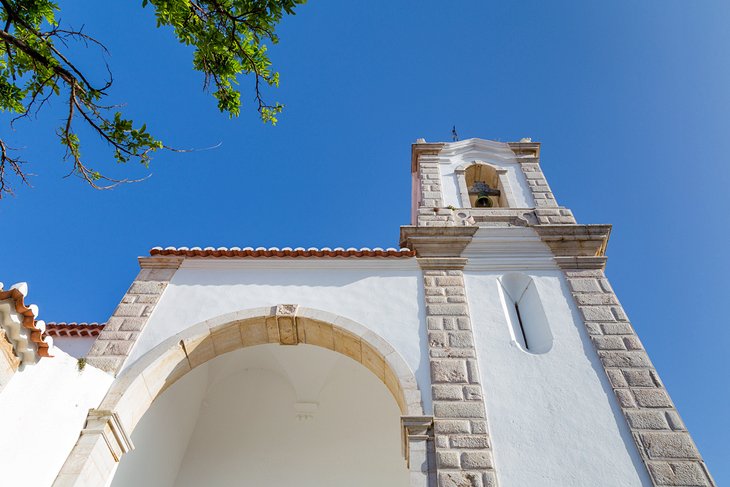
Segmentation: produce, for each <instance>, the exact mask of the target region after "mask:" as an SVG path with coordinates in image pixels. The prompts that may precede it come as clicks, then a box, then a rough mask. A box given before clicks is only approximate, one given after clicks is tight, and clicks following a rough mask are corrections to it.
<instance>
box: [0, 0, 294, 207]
mask: <svg viewBox="0 0 730 487" xmlns="http://www.w3.org/2000/svg"><path fill="white" fill-rule="evenodd" d="M305 1H306V0H142V6H143V7H146V6H149V7H151V8H153V9H154V11H155V15H156V18H157V26H158V27H161V26H171V27H172V29H173V31H174V34H175V36H176V37H177V39H178V40H179V41H180V42H181V43H183V44H186V45H189V46H192V47H193V51H194V53H193V67H194V69H196V70H198V71H200V72H202V73H203V75H204V80H205V81H204V88H205V89H208V88H211V89H212V90H213V96H214V97H215V98H216V100H217V104H218V109H219V110H221V111H222V112H225V113H228V114H229V115H230V116H231V117H237V116H238V115H239V113H240V110H241V93H240V91H239V90H238V88H237V86H238V82H237V80H238V78H239V76H246V75H252V76H253V77H254V79H255V88H254V91H255V94H254V100H255V104H256V109H257V111H258V113H259V116H260V117H261V119H262V120H263V121H264V122H266V123H271V124H275V123H276V122H277V116H278V114H279V113H280V112H281V110H282V105H281V104H279V103H274V104H273V105H272V104H268V103H267V102H266V101H264V97H263V93H262V88H263V86H278V84H279V74H278V73H276V72H274V71H273V70H272V69H271V68H272V67H271V61H270V60H269V58H268V56H267V53H266V44H265V42H267V41H269V42H271V43H276V42H278V37H277V35H276V34H275V32H274V28H275V26H276V25H277V23H278V22H279V21H280V20H281V19H282V18H283V16H284V15H287V14H288V15H293V14H294V8H295V7H296V6H297V5H299V4H302V3H304V2H305ZM59 13H60V7H59V6H58V5H57V4H56V3H54V2H52V1H51V0H0V26H3V28H2V30H0V111H1V112H9V113H11V114H13V115H15V118H13V119H12V121H11V123H10V125H11V126H13V124H14V123H15V122H16V121H17V120H18V119H22V118H25V117H28V116H29V115H31V114H33V115H36V114H37V113H38V111H39V110H41V109H42V108H43V107H44V105H46V103H47V102H48V100H49V99H51V98H53V97H59V98H61V99H62V100H64V103H65V106H66V109H65V114H66V115H65V117H64V120H63V123H62V124H61V125H60V126H59V127H58V129H57V133H56V135H57V136H58V138H59V140H60V142H61V144H62V145H63V146H64V148H65V150H66V158H67V159H69V160H71V161H72V162H73V169H72V171H71V174H75V175H77V176H79V177H81V178H83V179H84V180H85V181H86V182H88V183H89V184H90V185H91V186H93V187H94V188H97V189H106V188H110V187H113V186H115V185H116V184H119V183H122V182H130V180H127V179H123V180H118V179H112V178H109V177H107V176H104V175H103V174H102V173H101V172H99V171H98V170H97V169H94V168H92V167H89V166H88V165H87V164H86V163H85V162H84V159H83V158H82V154H81V145H80V140H79V135H78V130H77V124H78V123H81V124H85V125H87V126H88V127H90V128H91V129H92V132H93V133H95V134H97V135H98V136H99V137H100V138H101V140H103V141H104V142H106V143H107V144H108V145H109V146H110V148H111V150H112V152H113V157H114V159H115V160H116V161H117V162H118V163H126V162H128V161H130V160H136V161H139V162H141V163H142V164H144V165H145V166H147V165H148V164H149V162H150V159H151V155H152V153H153V152H155V151H157V150H160V149H169V150H175V149H172V148H171V147H168V146H167V145H165V144H164V143H163V142H162V141H161V140H159V139H157V138H156V137H155V136H153V135H152V134H150V133H149V132H148V131H147V127H146V125H145V124H137V123H135V122H134V121H133V120H130V119H129V118H126V117H125V116H124V114H123V113H122V111H121V110H120V107H119V106H118V105H108V104H105V103H104V101H105V100H106V99H107V97H108V96H109V94H110V89H111V87H112V82H113V77H112V73H111V71H110V70H109V66H108V65H106V62H105V61H103V59H102V62H104V66H105V68H106V71H107V73H108V77H107V79H106V80H104V81H102V82H96V81H93V80H91V79H89V74H88V70H83V69H81V68H80V67H79V66H78V65H77V64H75V63H74V61H73V59H72V55H73V53H74V49H79V48H82V47H84V48H89V47H95V48H98V49H100V50H101V51H102V55H103V54H105V53H106V48H105V47H104V45H103V44H102V43H101V42H100V41H99V40H97V39H95V38H93V37H91V36H90V35H88V34H86V33H84V32H83V31H82V30H75V29H72V28H65V27H63V26H62V25H61V23H60V22H59V21H58V20H57V19H58V18H59ZM24 163H25V161H22V160H21V159H20V158H19V157H17V156H15V155H14V150H13V149H12V148H10V147H8V146H7V144H6V143H5V141H4V140H2V138H0V198H2V197H3V196H4V195H5V194H8V193H12V188H11V186H10V179H11V177H12V176H15V177H17V178H19V179H20V180H21V181H22V182H24V183H26V184H27V183H28V175H27V173H26V172H25V171H24V167H23V164H24Z"/></svg>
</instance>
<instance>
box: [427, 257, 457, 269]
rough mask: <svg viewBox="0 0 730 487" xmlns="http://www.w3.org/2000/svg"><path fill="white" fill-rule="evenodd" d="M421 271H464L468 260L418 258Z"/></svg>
mask: <svg viewBox="0 0 730 487" xmlns="http://www.w3.org/2000/svg"><path fill="white" fill-rule="evenodd" d="M417 260H418V265H420V266H421V269H424V270H427V269H440V270H462V269H464V266H465V265H466V263H467V261H468V259H464V258H461V257H418V258H417Z"/></svg>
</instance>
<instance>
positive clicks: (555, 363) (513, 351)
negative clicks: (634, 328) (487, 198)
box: [465, 269, 651, 487]
mask: <svg viewBox="0 0 730 487" xmlns="http://www.w3.org/2000/svg"><path fill="white" fill-rule="evenodd" d="M504 272H505V271H502V272H499V271H496V270H495V271H468V272H466V273H465V280H466V286H467V294H468V300H469V307H470V312H471V315H472V323H473V326H474V334H475V341H476V346H477V354H478V359H479V366H480V373H481V377H482V380H483V387H484V390H485V399H486V407H487V414H488V418H489V426H490V430H491V435H492V443H493V446H494V454H495V463H496V471H497V474H498V476H499V480H500V485H501V486H502V487H522V486H527V485H541V486H554V487H584V486H589V485H590V486H591V487H601V486H604V487H615V486H617V485H620V486H625V487H631V486H649V485H651V483H650V481H649V479H648V476H647V474H646V470H645V469H644V467H643V465H642V464H641V460H640V458H639V455H638V452H637V450H636V448H635V446H634V444H633V440H632V439H631V436H630V434H629V431H628V427H627V426H626V423H625V420H624V418H623V416H622V414H621V411H620V409H619V408H618V405H617V403H616V400H615V397H614V395H613V392H612V391H611V388H610V386H609V384H608V381H607V379H606V377H605V372H604V371H603V368H602V366H601V364H600V362H599V360H598V357H597V355H596V353H595V351H594V350H593V347H592V345H591V343H590V342H589V340H588V337H587V335H586V333H585V330H584V328H583V324H582V322H581V321H580V318H579V315H578V312H577V309H576V307H575V305H574V303H573V300H572V298H570V293H569V291H568V289H567V284H566V283H565V281H564V278H563V277H562V273H561V272H560V271H559V270H557V269H556V270H552V271H551V270H540V271H532V272H526V273H527V274H528V275H530V276H531V277H532V279H533V280H534V283H535V286H536V289H537V292H538V294H539V296H540V298H541V300H542V304H543V308H544V310H545V314H546V316H547V319H548V322H549V325H550V328H551V330H550V331H551V333H552V335H553V338H554V340H553V345H552V348H551V349H550V350H549V351H548V352H547V353H544V354H540V355H537V354H530V353H528V352H526V351H523V350H522V349H521V348H520V347H519V346H518V345H517V343H516V342H515V341H514V340H513V337H512V336H511V333H510V324H509V323H508V321H507V318H506V313H505V309H504V307H503V304H502V300H501V299H500V288H499V283H498V278H499V277H500V276H501V275H502V274H504Z"/></svg>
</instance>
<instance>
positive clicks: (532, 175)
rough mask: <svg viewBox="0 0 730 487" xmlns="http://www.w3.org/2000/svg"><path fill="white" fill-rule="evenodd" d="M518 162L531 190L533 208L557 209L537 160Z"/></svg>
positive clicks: (521, 160)
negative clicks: (533, 200)
mask: <svg viewBox="0 0 730 487" xmlns="http://www.w3.org/2000/svg"><path fill="white" fill-rule="evenodd" d="M519 161H520V167H521V168H522V172H523V173H524V174H525V178H526V179H527V184H528V185H529V186H530V189H531V190H532V196H533V198H534V199H535V208H558V203H557V202H556V201H555V196H553V192H552V190H551V189H550V186H548V183H547V179H545V175H544V174H543V173H542V169H541V168H540V162H539V160H538V159H534V162H526V161H525V159H520V160H519ZM571 223H573V222H571Z"/></svg>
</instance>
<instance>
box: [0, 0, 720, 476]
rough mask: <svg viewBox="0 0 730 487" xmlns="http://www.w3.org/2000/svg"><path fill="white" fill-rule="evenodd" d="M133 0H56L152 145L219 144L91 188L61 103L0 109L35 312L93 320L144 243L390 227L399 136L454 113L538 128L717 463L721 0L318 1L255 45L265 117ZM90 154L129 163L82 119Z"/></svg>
mask: <svg viewBox="0 0 730 487" xmlns="http://www.w3.org/2000/svg"><path fill="white" fill-rule="evenodd" d="M140 3H141V2H103V5H104V7H103V8H100V7H99V3H98V2H91V1H88V0H84V1H81V0H79V1H75V2H61V4H62V6H63V11H64V13H63V15H62V18H63V20H64V21H67V22H69V23H71V24H72V25H75V26H79V25H81V24H84V25H85V31H86V32H88V33H90V34H94V35H96V36H98V37H100V38H101V39H103V40H104V41H105V43H106V44H107V46H108V47H109V49H110V51H111V57H110V63H111V67H112V69H113V71H114V75H115V87H114V89H113V100H112V101H114V102H117V103H126V106H127V107H126V110H127V113H128V114H131V115H133V116H134V117H135V118H137V119H139V120H144V121H146V122H147V125H148V127H149V129H150V130H151V131H152V132H153V133H155V134H157V135H159V136H160V137H162V138H163V139H164V140H165V141H166V142H167V143H168V144H170V145H174V146H177V147H196V148H200V147H208V146H212V145H214V144H217V143H219V142H220V143H221V146H220V147H219V148H218V149H215V150H210V151H201V152H194V153H190V154H171V153H163V154H159V155H158V156H156V158H155V160H154V161H153V164H152V166H151V172H152V174H153V175H152V177H151V178H150V179H148V180H146V181H145V182H143V183H140V184H135V185H127V186H124V187H120V188H117V189H115V190H113V191H106V192H95V191H93V190H91V189H90V188H88V187H85V186H84V185H83V183H82V182H81V181H79V180H77V179H75V178H68V179H63V176H64V175H65V174H66V173H67V172H68V171H69V169H70V167H69V165H68V163H65V162H63V161H62V160H61V158H62V151H61V147H60V145H59V143H58V142H57V140H56V139H55V138H54V137H53V135H52V134H53V127H55V126H56V125H57V124H58V121H59V117H60V111H59V110H60V109H61V108H62V107H61V104H60V102H58V103H56V104H54V106H52V107H50V109H49V111H48V112H47V113H45V115H43V114H42V115H41V117H39V119H38V120H36V121H33V122H32V123H27V122H26V123H22V124H20V125H19V126H18V127H17V131H16V132H15V133H12V134H9V135H6V134H7V129H6V128H5V129H3V135H4V136H6V137H8V139H9V140H10V141H12V145H15V146H19V147H26V149H25V150H24V152H23V156H24V157H25V158H26V159H28V160H30V161H32V165H31V166H29V170H30V172H33V173H35V174H36V176H35V177H34V178H33V180H32V181H33V188H24V187H19V188H18V191H17V195H16V196H15V197H13V198H9V199H4V200H2V201H1V202H0V219H1V220H2V221H3V222H4V224H5V225H4V228H6V234H5V235H4V238H3V239H2V243H0V250H2V253H1V254H0V255H3V256H4V257H3V258H2V271H3V272H2V276H0V278H1V279H2V280H3V282H5V283H6V285H9V284H11V283H13V282H16V281H27V282H29V284H30V294H29V298H30V301H31V302H34V303H37V304H38V305H39V306H40V310H41V316H40V317H41V318H42V319H45V320H47V321H104V320H105V319H106V318H107V317H108V316H109V315H110V313H111V312H112V311H113V309H114V307H115V305H116V304H117V303H118V301H119V299H120V298H121V296H122V295H123V293H124V291H125V290H126V288H127V286H128V285H129V283H130V282H131V281H132V279H133V278H134V276H135V274H136V272H137V264H136V260H135V259H136V257H137V256H138V255H145V254H146V253H147V251H148V250H149V248H151V247H153V246H156V245H161V246H169V245H173V246H248V245H251V246H279V247H283V246H305V247H309V246H330V247H335V246H345V247H348V246H356V247H360V246H382V247H386V246H395V245H397V241H398V227H399V226H400V225H402V224H406V223H407V222H408V219H409V202H410V175H409V157H410V143H411V142H412V141H414V140H415V139H416V138H418V137H425V138H426V139H427V140H429V141H448V140H450V130H451V127H452V125H456V127H457V130H458V132H459V135H460V136H461V138H462V139H463V138H468V137H482V138H488V139H495V140H501V141H511V140H518V139H520V138H521V137H532V138H533V140H535V141H540V142H542V143H543V146H542V163H543V170H544V172H545V173H546V176H547V178H548V181H549V182H550V184H551V186H552V188H553V191H554V193H555V195H556V197H557V199H558V202H559V203H560V204H562V205H564V206H567V207H569V208H571V209H572V210H573V212H574V213H575V215H576V217H577V218H578V220H579V222H581V223H612V224H613V225H614V228H613V232H612V236H611V242H610V244H609V247H608V255H609V265H608V268H607V273H608V276H609V278H610V279H611V280H612V283H613V286H614V288H615V290H616V292H617V293H618V296H619V298H620V299H621V301H622V303H623V305H624V307H625V308H626V310H627V312H628V313H629V316H630V317H631V318H632V321H633V323H634V325H635V327H636V329H637V330H638V333H639V335H640V337H641V338H642V340H643V342H644V344H645V346H646V348H647V349H648V351H649V354H650V356H651V357H652V359H653V361H654V363H655V365H656V367H657V369H658V370H659V373H660V375H661V377H662V379H663V380H664V382H665V384H666V386H667V388H668V389H669V392H670V394H671V395H672V398H673V399H674V401H675V402H676V404H677V406H678V408H679V411H680V413H681V414H682V416H683V418H684V420H685V422H686V423H687V425H688V427H689V429H690V431H691V432H692V434H693V437H694V439H695V441H696V442H697V444H698V446H699V448H700V451H701V452H702V453H703V455H704V456H705V459H706V461H707V463H708V465H709V467H710V470H711V472H712V473H713V475H714V476H715V480H716V481H717V482H718V484H719V485H722V484H724V483H726V482H730V465H728V464H729V463H730V462H727V459H728V458H729V457H730V452H729V451H728V447H727V442H726V441H725V438H724V437H725V436H727V434H728V432H729V431H730V419H729V416H728V414H727V411H728V410H730V387H729V381H728V373H729V372H730V370H728V369H729V368H730V367H728V358H727V353H726V347H727V343H728V341H730V331H728V326H727V325H728V316H727V311H726V310H727V302H728V298H727V294H728V293H727V284H726V277H727V276H728V275H729V274H730V266H729V265H728V261H727V259H726V258H723V257H722V256H721V255H720V254H721V250H722V248H724V245H725V244H726V242H727V241H728V237H729V236H730V232H729V230H728V214H729V211H730V204H729V203H728V199H727V194H728V191H727V188H728V187H730V184H729V183H730V177H729V176H728V169H727V158H728V157H727V155H726V154H725V150H726V147H725V146H724V145H723V144H724V143H725V142H726V141H727V140H728V136H729V135H730V117H729V116H728V113H730V111H729V109H730V90H729V89H728V86H730V68H729V67H730V57H729V56H728V46H729V41H730V30H729V29H728V28H727V20H728V18H730V4H729V3H728V2H721V1H709V0H708V1H703V2H691V3H690V2H686V1H677V0H663V1H661V2H660V1H644V2H636V1H627V0H621V1H616V2H600V3H599V2H577V1H552V2H544V1H510V2H485V1H461V2H435V1H420V2H415V1H400V2H386V1H373V2H342V1H334V0H323V1H312V2H311V3H310V4H308V5H305V6H303V7H301V8H300V9H299V13H298V15H297V16H295V17H293V18H288V19H286V20H285V22H284V23H283V24H282V25H281V27H280V29H279V33H280V35H281V43H280V44H279V45H277V46H274V47H272V49H271V51H270V53H271V56H272V58H273V60H274V62H275V65H276V66H277V67H278V69H279V71H280V72H281V83H282V86H281V88H279V89H278V90H276V91H272V92H269V98H270V100H272V101H280V102H282V103H284V104H285V105H286V109H285V112H284V114H283V115H282V116H281V121H280V123H279V125H277V126H276V127H270V126H265V125H263V124H262V123H261V122H260V121H259V120H258V119H257V117H256V115H255V112H254V111H253V106H252V104H251V103H249V105H248V107H244V111H243V114H242V116H241V117H240V118H239V119H235V120H230V119H229V118H228V117H227V116H225V115H222V114H220V113H218V112H217V109H216V108H215V103H214V100H213V99H212V97H210V96H209V95H206V94H205V93H203V92H202V89H201V87H202V79H201V76H200V75H199V74H197V73H194V72H193V71H192V70H191V69H190V66H191V58H190V52H189V50H188V49H186V48H185V47H183V46H181V45H179V44H177V43H176V42H175V41H174V39H173V38H172V36H171V35H170V33H169V32H168V31H166V30H160V29H155V28H154V19H153V18H152V13H151V10H149V9H146V10H145V9H142V8H140V7H139V4H140ZM80 59H81V60H82V61H81V62H82V63H86V62H88V59H87V58H86V57H85V56H82V57H81V58H80ZM242 86H243V87H244V88H250V87H251V83H250V80H243V81H242ZM248 99H250V92H248V94H244V101H246V100H248ZM246 108H248V109H246ZM3 120H4V119H3ZM3 125H4V126H6V124H5V123H3ZM84 153H85V154H87V159H88V160H90V161H92V162H93V163H94V165H96V166H98V167H100V168H103V167H109V168H110V169H109V172H110V173H112V174H123V175H127V176H134V175H144V174H146V171H144V170H143V169H141V168H139V167H136V166H134V165H132V166H130V167H126V168H123V169H124V170H123V171H119V170H118V169H117V168H115V167H113V163H111V162H108V160H109V152H108V151H106V150H105V149H104V147H103V146H102V145H100V144H98V143H96V142H94V141H93V140H92V139H91V138H90V137H87V140H86V145H85V147H84ZM10 228H15V231H14V232H7V229H10ZM723 481H724V482H723Z"/></svg>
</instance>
